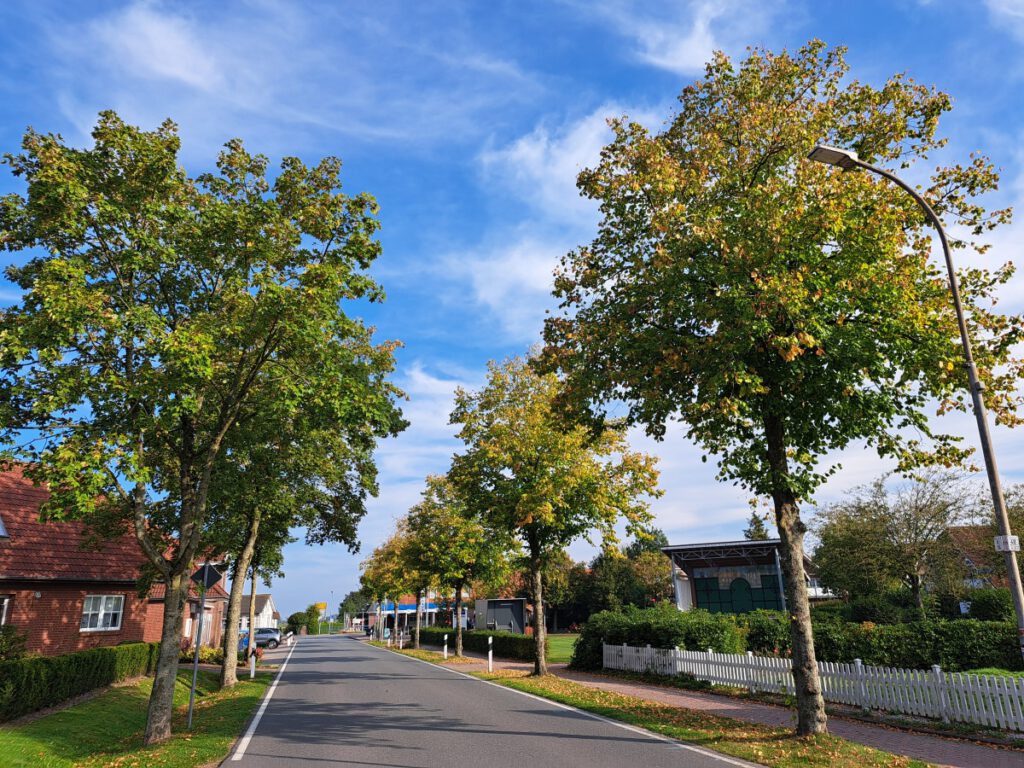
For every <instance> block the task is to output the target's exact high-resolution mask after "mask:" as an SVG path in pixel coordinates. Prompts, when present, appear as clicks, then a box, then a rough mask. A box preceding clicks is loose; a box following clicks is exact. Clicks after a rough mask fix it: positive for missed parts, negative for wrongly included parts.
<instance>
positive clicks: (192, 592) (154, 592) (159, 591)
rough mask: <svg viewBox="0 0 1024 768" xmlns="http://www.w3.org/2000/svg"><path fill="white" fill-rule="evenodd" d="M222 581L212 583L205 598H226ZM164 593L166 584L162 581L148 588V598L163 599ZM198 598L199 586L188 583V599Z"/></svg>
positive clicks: (219, 599)
mask: <svg viewBox="0 0 1024 768" xmlns="http://www.w3.org/2000/svg"><path fill="white" fill-rule="evenodd" d="M222 583H223V582H222V581H218V582H217V583H216V584H214V585H213V586H212V587H210V588H209V589H208V590H206V599H207V600H213V601H221V600H227V599H228V593H227V592H226V591H225V590H224V587H222V586H221V584H222ZM166 594H167V586H166V585H165V584H164V583H163V582H162V581H161V582H157V583H156V584H154V585H153V586H152V587H151V588H150V590H149V599H150V600H163V599H164V597H165V596H166ZM199 598H200V595H199V587H197V586H196V585H195V584H189V585H188V599H189V600H199Z"/></svg>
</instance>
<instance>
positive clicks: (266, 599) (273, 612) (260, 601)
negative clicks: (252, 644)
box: [239, 594, 281, 632]
mask: <svg viewBox="0 0 1024 768" xmlns="http://www.w3.org/2000/svg"><path fill="white" fill-rule="evenodd" d="M250 602H252V595H243V596H242V618H241V626H240V627H239V628H240V629H241V630H242V631H243V632H244V631H247V630H248V629H249V603H250ZM280 620H281V614H280V613H278V612H277V606H276V605H274V598H273V596H272V595H259V594H258V595H256V622H255V623H256V629H265V628H270V629H277V623H278V622H279V621H280Z"/></svg>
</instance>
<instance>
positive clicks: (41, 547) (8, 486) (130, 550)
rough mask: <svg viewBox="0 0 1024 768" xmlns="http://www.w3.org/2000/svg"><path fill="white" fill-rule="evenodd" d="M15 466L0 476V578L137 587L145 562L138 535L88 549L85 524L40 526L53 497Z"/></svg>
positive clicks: (49, 524)
mask: <svg viewBox="0 0 1024 768" xmlns="http://www.w3.org/2000/svg"><path fill="white" fill-rule="evenodd" d="M48 495H49V494H48V491H47V490H46V488H44V487H40V486H36V485H34V484H33V482H32V481H31V480H29V479H28V478H27V477H25V476H24V475H23V474H22V469H21V467H18V466H14V467H12V468H10V469H8V470H7V471H4V472H0V518H2V519H3V525H4V529H5V530H6V532H7V535H6V536H4V537H2V538H0V579H5V580H15V579H17V580H21V579H24V580H33V581H35V580H47V581H104V582H134V581H135V580H136V578H138V575H139V568H140V566H141V565H142V563H143V562H144V560H145V556H144V555H143V554H142V550H141V549H140V548H139V545H138V542H137V541H136V539H135V536H134V535H133V534H132V533H130V532H128V531H126V532H125V534H124V535H123V536H120V537H118V538H116V539H112V540H109V541H104V542H101V543H99V544H98V545H97V546H96V547H95V548H89V549H83V548H82V547H83V544H84V543H85V542H86V541H87V539H88V536H87V534H86V530H85V526H84V525H83V524H82V523H79V522H46V523H41V522H39V506H40V505H41V504H42V503H43V502H44V501H45V500H46V499H47V498H48Z"/></svg>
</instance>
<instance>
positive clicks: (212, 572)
mask: <svg viewBox="0 0 1024 768" xmlns="http://www.w3.org/2000/svg"><path fill="white" fill-rule="evenodd" d="M220 579H221V576H220V571H218V570H217V568H216V566H213V565H210V564H209V563H205V564H204V565H203V566H202V567H201V568H200V569H199V570H198V571H196V572H195V573H193V574H192V581H194V582H195V583H196V585H197V586H198V587H199V622H198V625H197V627H196V647H195V656H194V657H193V658H192V690H191V691H189V694H188V729H189V730H190V731H191V730H192V708H193V706H194V705H195V703H196V679H197V678H198V677H199V645H200V644H201V643H202V642H203V615H204V614H205V613H206V590H208V589H209V588H210V587H212V586H213V585H214V584H216V583H217V582H218V581H220Z"/></svg>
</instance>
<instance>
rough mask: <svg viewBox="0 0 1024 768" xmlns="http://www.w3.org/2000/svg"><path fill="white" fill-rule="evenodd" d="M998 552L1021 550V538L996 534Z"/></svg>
mask: <svg viewBox="0 0 1024 768" xmlns="http://www.w3.org/2000/svg"><path fill="white" fill-rule="evenodd" d="M996 552H1020V539H1019V538H1018V537H1016V536H996Z"/></svg>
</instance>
